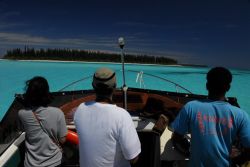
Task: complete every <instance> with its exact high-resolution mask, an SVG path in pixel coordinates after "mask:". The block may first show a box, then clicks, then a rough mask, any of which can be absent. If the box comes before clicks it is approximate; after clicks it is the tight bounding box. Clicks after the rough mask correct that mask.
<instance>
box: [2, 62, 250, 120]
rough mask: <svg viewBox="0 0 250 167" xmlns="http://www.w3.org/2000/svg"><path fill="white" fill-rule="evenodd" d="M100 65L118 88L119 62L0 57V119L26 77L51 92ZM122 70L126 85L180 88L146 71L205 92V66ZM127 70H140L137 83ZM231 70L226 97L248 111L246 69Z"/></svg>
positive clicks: (78, 86)
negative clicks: (111, 73) (40, 81)
mask: <svg viewBox="0 0 250 167" xmlns="http://www.w3.org/2000/svg"><path fill="white" fill-rule="evenodd" d="M100 67H109V68H111V69H113V70H115V71H116V73H117V79H118V87H121V86H122V85H123V83H122V72H121V64H109V63H98V64H97V63H82V62H31V61H8V60H0V78H1V80H0V90H1V93H0V120H1V119H2V117H3V116H4V114H5V113H6V111H7V110H8V108H9V106H10V104H11V103H12V101H13V99H14V95H15V94H16V93H23V92H24V86H25V81H26V80H28V79H30V78H32V77H34V76H37V75H39V76H44V77H46V78H47V80H48V82H49V85H50V91H51V92H54V91H58V90H60V89H61V88H63V87H65V86H66V85H68V84H69V83H72V82H74V81H76V80H79V79H82V78H85V77H88V76H91V75H93V73H94V71H95V70H96V69H98V68H100ZM125 69H126V72H125V74H126V75H125V78H126V85H127V86H128V87H140V86H145V88H147V89H156V90H168V91H174V92H175V91H176V90H178V91H182V90H181V89H179V88H177V89H176V87H175V86H173V85H171V84H169V83H167V82H163V81H162V80H160V79H158V78H152V77H150V76H147V75H146V74H147V73H149V74H153V75H157V76H159V77H162V78H164V79H168V80H171V81H174V82H176V83H178V84H180V85H181V86H183V87H185V88H187V89H188V90H190V91H191V92H192V93H195V94H204V95H205V94H207V91H206V87H205V83H206V73H207V72H208V70H209V68H197V67H177V66H152V65H135V64H126V65H125ZM130 70H132V71H143V73H144V75H143V76H142V77H141V82H136V78H137V73H136V72H129V71H130ZM231 72H232V73H233V83H232V85H231V89H230V91H229V92H228V94H227V96H233V97H237V99H238V102H239V104H240V106H241V108H243V109H244V110H246V111H247V112H248V114H250V92H249V90H250V84H249V83H250V71H246V70H234V69H231ZM139 78H140V77H139ZM91 79H92V78H91V77H90V78H89V79H86V80H84V81H82V82H79V83H78V84H75V85H73V86H70V87H68V88H66V90H79V89H92V87H91ZM138 81H139V80H138Z"/></svg>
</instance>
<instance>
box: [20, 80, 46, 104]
mask: <svg viewBox="0 0 250 167" xmlns="http://www.w3.org/2000/svg"><path fill="white" fill-rule="evenodd" d="M25 89H26V92H25V94H24V102H25V105H26V106H27V107H39V106H44V107H46V106H48V104H49V103H50V101H51V99H50V92H49V84H48V82H47V80H46V79H45V78H43V77H40V76H36V77H34V78H32V79H30V80H28V81H26V87H25Z"/></svg>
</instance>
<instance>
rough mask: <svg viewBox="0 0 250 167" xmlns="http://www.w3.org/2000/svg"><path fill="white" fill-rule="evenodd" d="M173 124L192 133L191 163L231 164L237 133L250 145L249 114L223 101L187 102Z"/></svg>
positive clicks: (201, 165)
mask: <svg viewBox="0 0 250 167" xmlns="http://www.w3.org/2000/svg"><path fill="white" fill-rule="evenodd" d="M171 127H172V128H173V130H174V131H175V132H177V133H179V134H181V135H184V134H187V133H190V134H191V156H190V161H189V166H191V167H228V166H229V165H230V157H229V155H230V153H231V148H232V143H233V141H234V140H235V139H236V136H238V137H239V139H240V142H241V144H242V145H243V146H244V147H247V148H250V119H249V116H248V115H247V114H246V112H245V111H243V110H241V109H240V108H238V107H235V106H232V105H230V104H229V103H227V102H224V101H210V100H206V101H191V102H188V103H187V104H186V105H185V106H184V107H183V109H182V110H181V111H180V113H179V114H178V116H177V117H176V119H175V121H174V122H173V123H172V124H171Z"/></svg>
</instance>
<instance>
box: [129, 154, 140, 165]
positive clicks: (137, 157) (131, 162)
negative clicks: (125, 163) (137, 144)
mask: <svg viewBox="0 0 250 167" xmlns="http://www.w3.org/2000/svg"><path fill="white" fill-rule="evenodd" d="M138 159H139V156H138V155H137V156H136V157H135V158H133V159H131V160H130V164H135V163H136V162H137V161H138Z"/></svg>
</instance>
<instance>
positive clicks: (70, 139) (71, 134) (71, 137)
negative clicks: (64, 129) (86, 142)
mask: <svg viewBox="0 0 250 167" xmlns="http://www.w3.org/2000/svg"><path fill="white" fill-rule="evenodd" d="M66 140H67V141H68V142H70V143H73V144H79V140H78V135H77V133H76V132H74V131H71V130H68V134H67V136H66Z"/></svg>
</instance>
